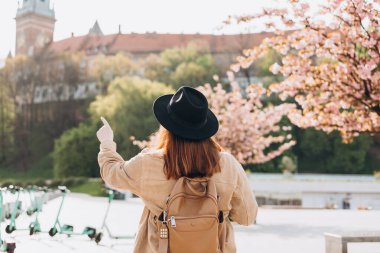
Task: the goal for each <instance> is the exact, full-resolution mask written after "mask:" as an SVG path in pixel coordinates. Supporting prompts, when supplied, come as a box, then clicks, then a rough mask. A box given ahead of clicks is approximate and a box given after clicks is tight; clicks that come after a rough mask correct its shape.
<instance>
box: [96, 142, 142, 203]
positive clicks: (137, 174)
mask: <svg viewBox="0 0 380 253" xmlns="http://www.w3.org/2000/svg"><path fill="white" fill-rule="evenodd" d="M98 163H99V167H100V175H101V177H102V178H103V180H104V181H105V182H106V183H107V184H108V185H109V186H110V187H111V188H115V189H122V190H128V191H131V192H132V193H134V194H136V195H139V193H140V192H141V179H142V155H141V154H138V155H136V156H135V157H132V158H131V159H130V160H128V161H124V159H123V158H122V157H121V156H120V155H119V154H118V153H117V152H116V143H115V142H113V141H105V142H103V143H101V144H100V151H99V154H98Z"/></svg>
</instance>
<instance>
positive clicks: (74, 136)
mask: <svg viewBox="0 0 380 253" xmlns="http://www.w3.org/2000/svg"><path fill="white" fill-rule="evenodd" d="M96 131H97V126H96V124H94V123H92V122H91V121H89V122H87V123H81V124H80V125H79V126H78V127H75V128H72V129H70V130H67V131H66V132H64V133H63V134H62V135H61V137H59V138H58V139H57V140H56V141H55V145H54V151H53V153H52V157H53V164H54V176H55V177H56V178H64V177H75V176H85V177H98V176H99V165H98V162H97V154H98V151H99V142H98V140H97V138H96Z"/></svg>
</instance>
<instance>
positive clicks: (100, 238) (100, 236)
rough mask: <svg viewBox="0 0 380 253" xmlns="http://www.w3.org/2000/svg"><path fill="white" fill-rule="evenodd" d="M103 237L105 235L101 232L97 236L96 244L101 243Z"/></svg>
mask: <svg viewBox="0 0 380 253" xmlns="http://www.w3.org/2000/svg"><path fill="white" fill-rule="evenodd" d="M102 237H103V233H102V232H100V233H99V234H97V235H96V236H95V242H96V243H99V242H100V241H101V240H102Z"/></svg>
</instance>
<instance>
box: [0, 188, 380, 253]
mask: <svg viewBox="0 0 380 253" xmlns="http://www.w3.org/2000/svg"><path fill="white" fill-rule="evenodd" d="M59 204H60V198H57V199H54V200H52V201H50V202H49V203H48V204H46V205H45V206H44V212H43V213H42V214H41V215H40V220H41V226H42V229H44V230H46V231H47V230H49V229H50V227H51V226H52V224H53V222H54V219H55V214H56V212H57V210H58V206H59ZM106 207H107V199H106V198H94V197H89V196H86V195H82V194H70V195H69V196H68V197H67V199H66V202H65V204H64V207H63V211H62V216H61V221H62V223H64V224H70V225H74V230H75V231H78V232H80V231H81V230H82V229H83V228H84V227H85V226H92V227H96V228H98V227H100V226H101V223H102V220H103V215H104V213H105V210H106ZM142 208H143V205H142V202H141V201H140V200H139V199H131V200H128V201H114V202H113V203H112V207H111V211H110V214H109V220H108V221H109V222H108V223H109V226H110V228H111V230H112V233H114V234H116V235H126V236H133V235H134V234H135V232H136V231H137V226H138V222H139V218H140V214H141V211H142ZM30 220H31V218H30V217H27V216H26V215H22V216H20V217H19V219H18V220H17V228H27V226H28V224H29V222H30ZM6 223H7V222H5V224H4V223H3V224H2V228H1V229H2V235H3V237H4V239H6V240H14V241H15V242H16V243H17V249H16V252H17V253H27V252H28V253H30V252H39V253H45V252H46V253H51V252H54V253H63V252H75V253H76V252H78V253H79V252H80V253H84V252H92V253H98V252H99V253H111V252H113V253H116V252H132V249H133V239H126V240H112V239H109V238H108V237H107V236H104V239H103V240H102V241H101V242H100V244H99V245H96V243H95V242H94V241H91V240H90V239H89V238H87V237H86V236H72V237H70V238H68V237H67V236H65V235H59V234H58V235H56V236H55V237H53V238H51V237H50V236H49V235H47V234H46V233H41V234H38V235H33V236H29V234H28V232H27V231H15V232H13V233H12V235H10V236H9V235H6V234H5V232H3V231H4V228H5V225H6ZM379 228H380V211H355V210H278V209H277V210H275V209H262V208H260V210H259V213H258V217H257V224H256V225H253V226H249V227H243V226H238V225H236V226H235V232H236V233H235V237H236V242H237V247H238V252H239V253H255V252H257V253H278V252H282V253H306V252H307V253H324V236H323V233H324V232H347V231H376V230H379ZM349 253H380V243H363V244H349Z"/></svg>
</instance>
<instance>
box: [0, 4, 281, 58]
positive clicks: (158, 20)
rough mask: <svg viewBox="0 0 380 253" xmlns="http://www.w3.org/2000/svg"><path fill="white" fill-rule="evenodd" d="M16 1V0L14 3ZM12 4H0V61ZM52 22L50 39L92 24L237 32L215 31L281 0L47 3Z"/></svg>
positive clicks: (9, 36)
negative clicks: (235, 17)
mask: <svg viewBox="0 0 380 253" xmlns="http://www.w3.org/2000/svg"><path fill="white" fill-rule="evenodd" d="M19 1H20V2H22V0H19ZM17 2H18V1H17V0H0V36H1V39H0V59H3V58H5V57H6V56H7V54H8V52H9V50H11V51H12V54H13V53H14V47H15V36H16V35H15V30H16V24H15V20H14V17H15V15H16V10H17V5H18V3H17ZM51 2H52V5H54V9H55V14H56V19H57V22H56V24H55V31H54V40H55V41H56V40H60V39H64V38H67V37H69V36H70V35H71V33H72V32H73V33H74V35H76V36H77V35H83V34H86V33H87V32H88V30H89V29H90V27H92V25H93V24H94V22H95V21H96V20H98V21H99V24H100V27H101V29H102V30H103V33H105V34H112V33H117V32H118V25H119V24H121V27H122V32H123V33H130V32H137V33H144V32H146V31H149V32H152V31H156V32H159V33H181V32H183V33H196V32H199V33H222V32H224V33H240V32H244V28H242V27H229V28H228V29H225V30H222V31H220V30H217V29H216V28H217V27H219V26H220V25H221V23H222V21H223V20H225V19H226V18H227V17H228V16H229V15H239V14H240V15H241V14H249V13H254V12H257V11H259V10H261V8H262V7H264V6H265V7H268V6H271V7H273V6H276V7H278V6H279V5H281V3H283V2H284V0H265V1H264V0H160V1H159V0H134V1H132V0H51Z"/></svg>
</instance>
